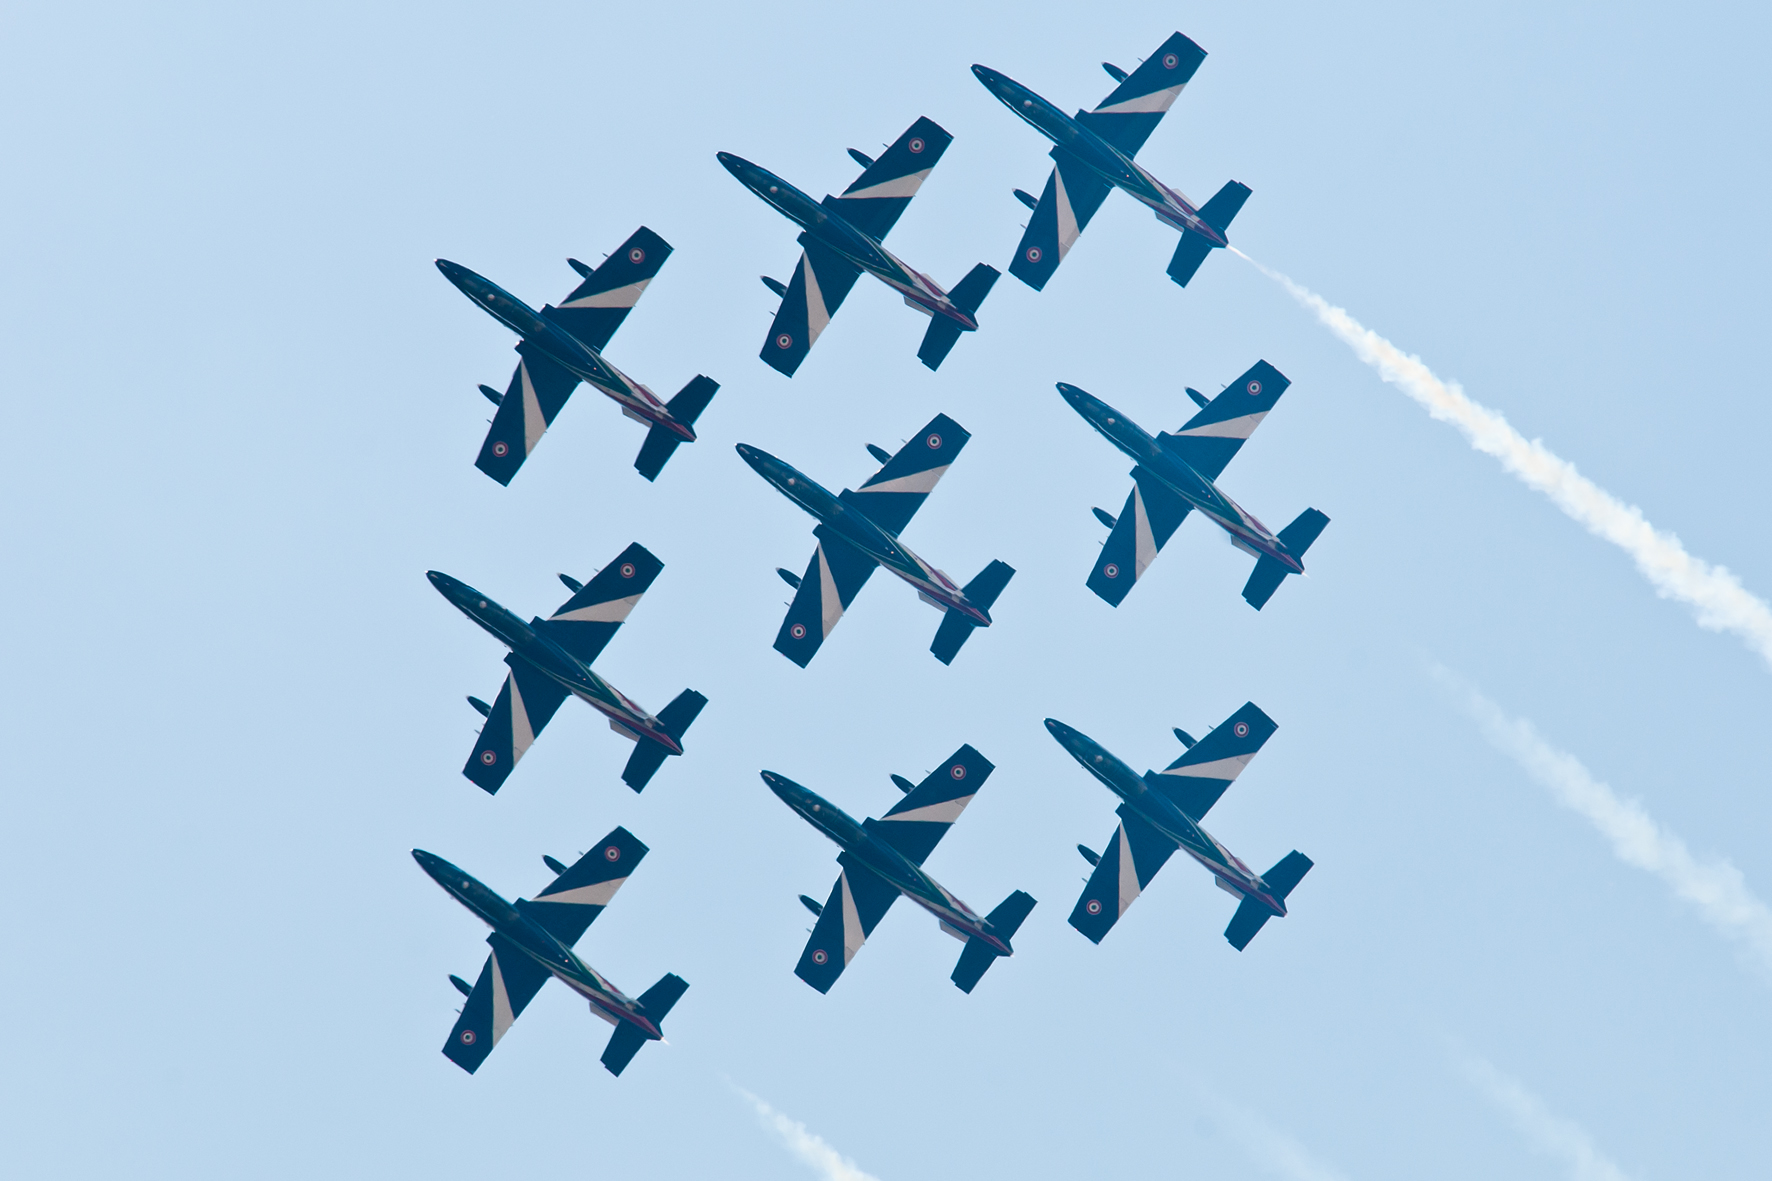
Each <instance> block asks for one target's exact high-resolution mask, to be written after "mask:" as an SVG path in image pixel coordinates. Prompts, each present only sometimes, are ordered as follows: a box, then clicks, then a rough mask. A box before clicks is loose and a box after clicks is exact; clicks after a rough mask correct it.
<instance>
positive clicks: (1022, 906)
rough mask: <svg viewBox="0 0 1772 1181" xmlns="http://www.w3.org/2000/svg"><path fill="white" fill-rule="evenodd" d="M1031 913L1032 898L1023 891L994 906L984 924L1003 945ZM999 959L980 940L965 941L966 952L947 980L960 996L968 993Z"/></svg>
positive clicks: (999, 956) (999, 955)
mask: <svg viewBox="0 0 1772 1181" xmlns="http://www.w3.org/2000/svg"><path fill="white" fill-rule="evenodd" d="M1033 909H1034V899H1033V896H1032V895H1030V894H1028V893H1027V892H1026V891H1025V890H1017V891H1016V892H1015V893H1013V894H1011V895H1009V897H1007V898H1005V899H1003V901H1002V902H1000V903H998V904H997V909H995V910H993V911H991V913H990V914H988V915H986V916H985V922H987V923H989V924H990V925H991V930H992V931H994V932H995V933H996V934H997V935H998V936H999V937H1000V938H1001V939H1002V940H1003V942H1004V943H1008V942H1009V940H1010V938H1011V937H1012V936H1013V935H1014V934H1015V932H1016V931H1018V930H1020V929H1021V924H1022V920H1024V919H1026V918H1027V917H1028V912H1029V911H1031V910H1033ZM1000 958H1001V954H1000V953H999V952H998V951H997V950H996V949H995V948H993V947H992V946H991V945H990V944H988V943H986V942H984V940H982V939H977V938H974V939H968V940H967V941H966V950H965V951H962V952H961V953H960V962H959V963H958V964H955V965H954V974H953V975H952V976H951V977H950V979H951V980H953V982H954V983H955V984H956V985H958V986H959V989H960V991H961V992H971V991H972V989H973V987H974V986H975V985H976V984H977V983H978V981H979V979H980V978H981V977H982V976H983V975H984V974H985V970H986V969H988V968H989V967H990V966H991V965H992V964H993V963H995V962H996V961H997V960H998V959H1000Z"/></svg>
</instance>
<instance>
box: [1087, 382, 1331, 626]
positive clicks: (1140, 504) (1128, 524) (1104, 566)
mask: <svg viewBox="0 0 1772 1181" xmlns="http://www.w3.org/2000/svg"><path fill="white" fill-rule="evenodd" d="M1289 384H1291V383H1290V382H1288V381H1287V379H1286V377H1285V375H1284V374H1282V373H1281V372H1280V371H1279V370H1278V369H1275V368H1274V367H1273V366H1272V365H1269V364H1268V363H1267V362H1266V361H1257V362H1256V363H1255V367H1254V368H1253V369H1251V370H1249V371H1248V372H1247V373H1245V374H1243V376H1241V377H1239V378H1237V380H1236V381H1234V382H1232V383H1231V384H1230V385H1229V386H1227V387H1226V388H1225V390H1224V392H1223V393H1221V394H1219V395H1218V397H1216V398H1213V399H1211V400H1210V401H1208V400H1207V399H1206V396H1205V395H1204V394H1202V393H1200V392H1199V391H1198V390H1193V389H1190V390H1188V391H1187V393H1188V397H1190V398H1192V399H1193V400H1194V401H1195V402H1196V403H1198V405H1199V407H1200V411H1199V413H1198V414H1195V415H1194V416H1193V417H1192V418H1190V419H1188V421H1187V424H1186V425H1185V426H1183V427H1182V428H1181V429H1180V430H1179V431H1177V432H1175V433H1174V434H1170V433H1168V432H1167V431H1165V432H1164V433H1162V434H1160V435H1158V436H1157V437H1156V438H1154V439H1153V438H1151V436H1150V435H1148V434H1146V433H1145V432H1144V430H1143V429H1142V428H1141V427H1139V425H1138V424H1137V423H1135V422H1133V421H1132V420H1131V419H1129V418H1127V417H1126V416H1125V415H1124V414H1121V413H1120V412H1119V411H1118V410H1115V409H1114V408H1113V407H1112V406H1109V405H1108V404H1107V403H1106V402H1103V401H1102V400H1101V399H1099V398H1095V397H1092V396H1091V395H1089V394H1088V393H1086V392H1084V391H1083V390H1080V389H1078V388H1077V387H1076V386H1074V385H1066V384H1065V383H1064V382H1059V383H1058V392H1059V393H1060V394H1062V395H1064V400H1065V401H1066V402H1069V403H1070V404H1071V408H1072V409H1073V410H1075V411H1076V412H1077V413H1078V414H1081V415H1082V416H1083V419H1084V421H1086V422H1087V423H1088V424H1089V425H1090V426H1092V427H1094V428H1095V429H1096V430H1098V431H1100V432H1101V433H1102V434H1103V435H1106V436H1107V439H1108V441H1109V442H1110V443H1112V444H1113V445H1114V446H1116V447H1118V448H1119V449H1120V450H1121V451H1124V452H1125V453H1126V454H1127V455H1129V456H1131V457H1132V458H1133V459H1134V460H1137V461H1138V466H1137V467H1135V468H1133V469H1132V492H1131V494H1130V495H1129V496H1127V497H1126V507H1125V508H1123V509H1121V510H1120V515H1119V516H1118V517H1114V516H1112V515H1110V514H1109V513H1108V512H1107V511H1106V510H1105V509H1099V508H1098V509H1096V510H1095V515H1096V517H1097V519H1099V520H1100V521H1101V523H1102V524H1104V525H1106V526H1107V527H1108V529H1109V530H1110V531H1111V532H1109V534H1108V539H1107V543H1106V544H1105V545H1103V546H1102V547H1101V557H1100V558H1098V559H1097V560H1096V563H1095V570H1094V572H1092V573H1091V574H1090V575H1089V589H1090V590H1092V591H1094V592H1095V593H1096V594H1098V595H1100V596H1101V597H1102V598H1104V599H1106V600H1107V601H1108V602H1109V603H1111V604H1113V605H1114V606H1116V607H1118V606H1119V605H1120V602H1121V600H1123V599H1124V598H1125V597H1126V595H1127V594H1128V593H1129V592H1130V591H1131V590H1132V584H1133V583H1134V582H1136V581H1138V580H1139V579H1140V578H1143V577H1144V572H1145V570H1146V568H1148V567H1149V566H1150V564H1151V563H1152V562H1154V561H1156V558H1157V551H1158V550H1161V549H1162V548H1163V546H1164V545H1165V544H1167V543H1168V541H1169V539H1170V537H1172V536H1174V534H1175V531H1176V530H1177V529H1178V528H1180V527H1181V523H1182V521H1183V520H1185V519H1186V518H1187V515H1188V512H1189V510H1190V509H1199V510H1200V512H1202V513H1204V514H1205V515H1206V517H1207V518H1209V519H1210V520H1211V521H1212V522H1213V523H1214V524H1216V525H1217V526H1219V527H1220V528H1221V529H1223V530H1224V531H1225V532H1226V533H1229V534H1230V535H1231V544H1232V545H1234V546H1236V547H1237V548H1238V549H1240V550H1242V551H1244V552H1245V553H1248V554H1252V555H1254V557H1255V559H1256V562H1255V572H1254V573H1252V574H1251V575H1250V576H1249V581H1248V583H1247V584H1246V585H1245V586H1244V587H1243V598H1244V599H1246V600H1247V601H1248V603H1249V605H1250V606H1251V607H1254V608H1255V609H1256V610H1257V611H1259V610H1261V609H1262V607H1263V606H1265V605H1266V604H1267V601H1268V600H1269V599H1270V598H1272V597H1273V594H1274V591H1276V590H1278V589H1279V586H1280V583H1281V582H1282V581H1283V580H1284V579H1285V577H1286V576H1287V575H1288V574H1303V573H1304V553H1305V551H1306V550H1308V549H1309V548H1310V547H1311V543H1312V542H1314V541H1315V540H1316V539H1317V535H1318V534H1320V533H1322V532H1323V527H1324V526H1325V525H1327V524H1328V523H1329V518H1328V517H1326V516H1324V515H1323V514H1322V513H1320V512H1318V511H1317V510H1316V509H1314V508H1307V509H1305V510H1304V512H1302V513H1300V514H1299V515H1298V519H1297V520H1295V521H1293V522H1292V523H1291V524H1290V525H1288V526H1286V527H1285V528H1284V529H1282V530H1280V532H1279V533H1277V534H1275V533H1270V532H1269V531H1268V527H1267V526H1266V525H1263V524H1262V523H1261V522H1260V521H1258V520H1256V519H1255V517H1254V515H1253V514H1251V513H1250V512H1248V511H1247V510H1246V509H1244V508H1243V507H1242V506H1241V505H1239V504H1238V503H1237V502H1236V501H1234V500H1232V499H1231V498H1230V497H1228V496H1226V495H1225V494H1224V493H1223V492H1221V491H1219V488H1218V485H1217V484H1216V483H1215V482H1214V481H1216V480H1217V479H1218V477H1219V475H1220V473H1222V472H1223V471H1224V469H1225V465H1226V464H1228V463H1230V461H1231V457H1232V456H1234V455H1236V453H1237V452H1238V451H1239V450H1241V449H1242V446H1243V444H1244V442H1245V441H1247V440H1248V438H1249V436H1250V435H1252V434H1254V433H1255V428H1256V427H1258V426H1260V425H1261V420H1262V419H1263V418H1266V417H1267V412H1268V411H1269V410H1272V409H1273V407H1274V403H1275V402H1278V401H1279V400H1280V395H1281V394H1283V393H1285V392H1286V387H1287V386H1288V385H1289Z"/></svg>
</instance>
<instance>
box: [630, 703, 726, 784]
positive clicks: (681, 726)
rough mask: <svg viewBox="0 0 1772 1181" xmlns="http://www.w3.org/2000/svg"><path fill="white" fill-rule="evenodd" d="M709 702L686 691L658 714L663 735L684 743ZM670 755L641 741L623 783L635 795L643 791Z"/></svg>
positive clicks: (652, 743)
mask: <svg viewBox="0 0 1772 1181" xmlns="http://www.w3.org/2000/svg"><path fill="white" fill-rule="evenodd" d="M707 703H708V699H707V698H705V697H703V696H702V695H701V694H700V693H697V692H696V691H695V690H694V689H685V690H683V691H682V692H681V693H679V694H677V696H676V697H675V698H674V699H673V700H672V701H671V703H670V704H669V705H667V706H665V707H664V708H663V709H661V710H659V711H658V721H659V725H660V726H661V727H663V729H664V732H665V733H666V734H669V735H670V736H671V737H672V738H675V739H677V740H678V741H679V742H681V741H682V740H683V732H684V731H685V730H687V729H689V723H691V722H693V721H695V718H696V715H698V714H700V713H701V708H702V706H704V705H706V704H707ZM670 753H671V752H670V751H668V750H666V749H665V748H664V747H662V746H660V745H659V744H658V743H656V742H653V741H651V740H649V739H645V738H642V739H640V740H638V741H637V742H635V743H634V753H633V754H631V755H629V756H628V765H627V766H626V767H623V768H622V772H621V781H622V782H623V783H625V784H627V785H628V786H629V787H631V788H633V789H634V790H635V791H641V790H643V789H644V788H645V787H646V785H647V784H648V783H650V782H652V777H653V775H655V774H657V772H658V769H659V768H660V767H662V766H664V761H665V759H667V758H669V757H670Z"/></svg>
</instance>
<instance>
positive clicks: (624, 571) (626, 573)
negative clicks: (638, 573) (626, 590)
mask: <svg viewBox="0 0 1772 1181" xmlns="http://www.w3.org/2000/svg"><path fill="white" fill-rule="evenodd" d="M621 576H622V577H623V578H632V577H633V576H634V564H633V563H632V562H623V563H622V564H621Z"/></svg>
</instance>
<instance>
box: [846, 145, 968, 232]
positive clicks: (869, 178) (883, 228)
mask: <svg viewBox="0 0 1772 1181" xmlns="http://www.w3.org/2000/svg"><path fill="white" fill-rule="evenodd" d="M953 142H954V137H953V136H951V135H949V134H948V133H947V132H946V131H945V130H943V129H942V127H941V125H940V124H938V123H936V122H935V121H934V120H932V119H927V118H922V119H918V120H917V121H916V122H915V123H913V124H911V125H910V127H909V128H908V129H907V130H906V131H905V133H904V134H903V135H901V136H899V137H898V139H897V140H896V141H895V142H894V143H893V144H892V146H891V147H889V148H887V149H886V150H885V152H883V153H881V155H880V158H879V159H878V160H875V161H874V162H873V163H872V164H870V165H868V166H867V169H866V170H865V171H863V172H862V174H861V175H860V176H858V177H856V178H855V183H854V184H852V185H850V186H849V187H848V188H846V189H844V190H843V195H842V196H840V197H826V198H825V202H824V204H825V207H826V208H827V209H831V210H834V211H835V212H837V213H840V214H842V216H843V220H845V221H847V222H848V223H849V224H850V225H852V226H854V227H855V228H856V229H858V230H860V231H861V232H862V233H864V234H866V235H867V236H868V237H870V238H872V239H873V240H874V241H876V242H878V241H880V240H881V239H883V238H885V237H886V235H887V234H888V233H889V232H890V231H891V230H892V227H893V226H894V225H896V224H898V218H899V215H900V214H902V213H903V212H904V211H905V207H906V206H907V205H909V204H910V203H911V198H912V197H914V196H916V195H917V190H918V189H919V188H921V187H922V186H923V182H924V181H926V180H928V179H929V173H930V172H931V171H932V170H933V169H934V168H935V162H936V161H937V160H940V159H941V154H942V153H943V152H945V151H947V150H948V145H949V144H951V143H953Z"/></svg>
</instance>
